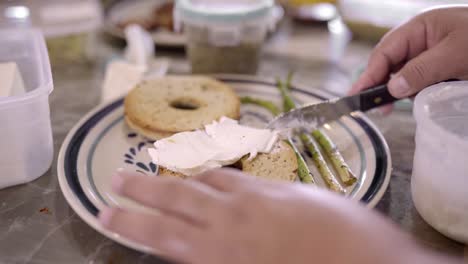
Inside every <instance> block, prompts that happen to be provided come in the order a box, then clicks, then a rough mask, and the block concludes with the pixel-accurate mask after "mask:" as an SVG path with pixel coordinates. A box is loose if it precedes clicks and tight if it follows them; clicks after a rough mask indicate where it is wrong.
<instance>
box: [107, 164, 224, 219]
mask: <svg viewBox="0 0 468 264" xmlns="http://www.w3.org/2000/svg"><path fill="white" fill-rule="evenodd" d="M113 189H114V191H115V192H116V193H118V194H120V195H122V196H125V197H127V198H130V199H132V200H134V201H136V202H138V203H141V204H143V205H145V206H148V207H152V208H155V209H158V210H162V211H164V212H165V213H167V214H172V215H174V216H177V217H181V218H183V219H185V220H188V221H192V222H194V223H196V224H199V225H206V224H207V223H208V221H209V220H210V218H211V217H215V216H216V215H217V213H216V212H217V211H218V210H220V208H222V207H223V204H222V203H223V197H222V195H221V193H219V192H218V191H216V190H214V189H212V188H210V187H209V186H206V185H204V184H202V183H200V182H197V181H194V180H183V181H182V180H179V179H168V178H159V177H158V178H149V177H147V176H142V175H128V174H127V173H124V172H119V173H117V174H116V175H115V176H114V178H113Z"/></svg>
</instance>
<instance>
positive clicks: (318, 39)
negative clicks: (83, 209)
mask: <svg viewBox="0 0 468 264" xmlns="http://www.w3.org/2000/svg"><path fill="white" fill-rule="evenodd" d="M371 48H372V45H371V44H366V43H360V42H350V43H348V42H347V38H346V35H342V36H338V35H332V34H329V33H328V32H327V30H326V27H324V26H298V25H292V24H291V23H289V22H286V23H285V24H283V25H282V27H281V29H280V32H279V33H278V34H277V35H275V36H273V37H272V39H270V43H269V44H268V45H267V48H266V52H265V56H264V58H263V61H262V65H261V70H260V73H259V74H260V75H264V76H278V75H281V76H284V75H286V74H287V72H288V71H289V70H291V69H292V70H294V71H295V72H296V81H297V82H301V83H303V84H307V85H308V87H310V88H311V89H326V90H328V91H330V92H331V93H332V94H342V93H344V92H345V91H346V90H347V89H348V87H349V85H350V83H351V79H352V77H353V76H354V75H355V74H356V70H357V69H358V68H359V67H360V66H362V65H363V64H364V63H365V61H366V58H367V56H368V54H369V52H370V51H371ZM119 51H120V50H119V48H118V46H115V45H114V46H111V44H110V43H109V42H107V41H104V40H103V38H102V37H101V36H100V35H96V36H95V37H93V39H92V42H91V43H89V45H88V47H87V52H88V54H90V56H91V57H92V60H91V62H89V61H87V60H85V59H73V58H69V57H67V58H63V59H61V58H60V50H53V51H52V52H54V56H53V57H54V61H53V76H54V82H55V90H54V92H53V93H52V95H51V97H50V105H51V115H52V126H53V133H54V147H55V157H57V155H58V151H59V149H60V146H61V144H62V141H63V140H64V138H65V136H66V134H67V132H68V131H69V130H70V129H71V128H72V126H73V125H74V124H75V123H76V122H77V121H78V120H79V119H80V118H81V117H82V116H83V115H84V114H85V113H86V112H88V111H89V110H90V109H91V108H92V107H94V106H96V105H97V104H98V103H99V100H100V87H101V83H102V79H103V66H104V62H105V59H106V58H111V57H112V56H116V54H118V52H119ZM157 52H158V55H163V56H165V57H168V58H171V59H172V62H173V63H172V68H171V71H172V72H187V71H188V70H189V67H188V65H187V62H186V61H185V59H184V55H183V53H182V52H181V51H177V50H172V51H164V50H162V49H159V48H158V51H157ZM371 117H372V116H371ZM373 119H374V120H375V121H376V123H377V125H378V126H379V128H380V129H381V131H382V132H383V133H384V135H385V137H386V139H387V141H388V144H389V146H390V149H391V153H392V158H393V165H394V171H393V175H392V176H393V177H392V180H391V183H390V187H389V189H388V191H387V193H386V194H385V196H384V198H383V200H382V201H381V202H380V203H379V205H378V206H377V210H378V211H380V212H381V213H382V214H384V215H386V216H388V217H389V218H391V219H392V220H393V221H394V222H395V223H396V224H397V225H399V226H401V228H402V229H404V230H405V231H407V232H409V233H411V234H412V235H413V236H414V237H415V238H416V239H417V240H419V241H420V242H421V243H423V244H425V245H427V246H429V247H431V248H433V249H435V250H440V251H442V252H446V253H449V254H453V255H457V256H461V255H462V254H463V252H464V246H463V245H461V244H458V243H456V242H454V241H452V240H450V239H447V238H445V237H444V236H442V235H440V234H439V233H437V232H436V231H434V230H433V229H432V228H431V227H430V226H428V225H427V224H426V223H425V222H424V221H423V220H422V219H421V217H420V216H419V215H418V213H417V212H416V210H415V208H414V206H413V203H412V201H411V194H410V177H411V169H412V159H413V152H414V140H413V137H414V132H415V122H414V120H413V118H412V114H411V112H410V110H409V108H408V107H405V106H403V107H400V108H398V109H397V110H396V111H395V112H394V113H393V114H392V115H390V116H389V117H386V118H382V117H378V118H376V117H375V116H374V117H373ZM2 147H3V146H2ZM56 160H57V159H56V158H55V161H54V164H53V165H52V167H51V169H50V170H49V171H48V172H47V173H46V174H45V175H44V176H42V177H41V178H39V179H38V180H36V181H34V182H32V183H29V184H26V185H21V186H17V187H12V188H8V189H4V190H0V263H2V264H3V263H69V264H74V263H114V264H115V263H165V262H164V261H162V260H159V259H157V258H155V257H152V256H148V255H143V254H141V253H138V252H135V251H133V250H130V249H127V248H125V247H122V246H120V245H118V244H116V243H114V242H113V241H110V240H108V239H107V238H105V237H104V236H102V235H100V234H99V233H97V232H95V231H94V230H93V229H92V228H90V227H89V226H87V225H86V224H85V223H84V222H83V221H81V220H80V218H79V217H78V216H77V215H76V214H75V213H74V212H73V210H72V209H71V208H70V207H69V206H68V205H67V203H66V201H65V199H64V198H63V196H62V194H61V191H60V189H59V186H58V182H57V172H56V165H57V164H56ZM1 177H8V175H2V176H1Z"/></svg>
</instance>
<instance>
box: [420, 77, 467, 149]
mask: <svg viewBox="0 0 468 264" xmlns="http://www.w3.org/2000/svg"><path fill="white" fill-rule="evenodd" d="M414 115H415V118H416V121H417V123H418V126H423V127H425V129H424V131H427V132H428V133H429V132H430V133H435V134H436V135H437V137H438V138H441V139H442V138H443V139H444V140H445V141H446V142H447V144H449V143H450V144H452V143H453V144H457V145H458V146H459V147H462V148H464V147H467V148H468V81H457V82H443V83H439V84H436V85H433V86H431V87H428V88H426V89H424V90H423V91H422V92H421V93H419V95H418V96H417V97H416V101H415V107H414Z"/></svg>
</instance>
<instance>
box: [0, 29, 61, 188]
mask: <svg viewBox="0 0 468 264" xmlns="http://www.w3.org/2000/svg"><path fill="white" fill-rule="evenodd" d="M0 36H1V37H0V47H1V48H0V63H13V64H16V65H17V67H18V71H19V73H20V75H21V79H22V80H23V83H24V90H25V91H24V92H21V93H18V94H15V95H9V96H3V97H0V188H5V187H9V186H13V185H17V184H22V183H26V182H30V181H32V180H34V179H36V178H38V177H40V176H41V175H43V174H44V173H45V172H46V171H47V170H48V169H49V168H50V165H51V163H52V159H53V141H52V129H51V121H50V110H49V94H50V93H51V92H52V90H53V83H52V75H51V69H50V63H49V57H48V53H47V49H46V46H45V41H44V38H43V36H42V34H41V32H40V31H38V30H35V29H20V28H14V29H0ZM0 85H1V84H0Z"/></svg>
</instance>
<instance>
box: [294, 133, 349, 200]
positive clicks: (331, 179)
mask: <svg viewBox="0 0 468 264" xmlns="http://www.w3.org/2000/svg"><path fill="white" fill-rule="evenodd" d="M300 138H301V140H302V142H303V144H304V145H305V147H306V148H307V150H308V151H309V152H310V154H311V155H312V159H313V160H314V163H315V166H317V169H318V170H319V172H320V174H321V175H322V177H323V180H324V181H325V183H326V184H327V187H328V188H329V189H331V190H332V191H335V192H338V193H345V190H344V189H343V187H341V185H340V183H339V182H338V181H337V180H336V178H335V176H334V175H333V173H332V172H331V171H330V169H329V168H328V165H327V163H326V161H325V160H324V158H323V156H322V154H321V153H320V150H319V147H318V146H317V144H316V143H315V142H314V141H313V139H312V137H311V136H309V135H308V134H306V133H302V134H301V135H300Z"/></svg>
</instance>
